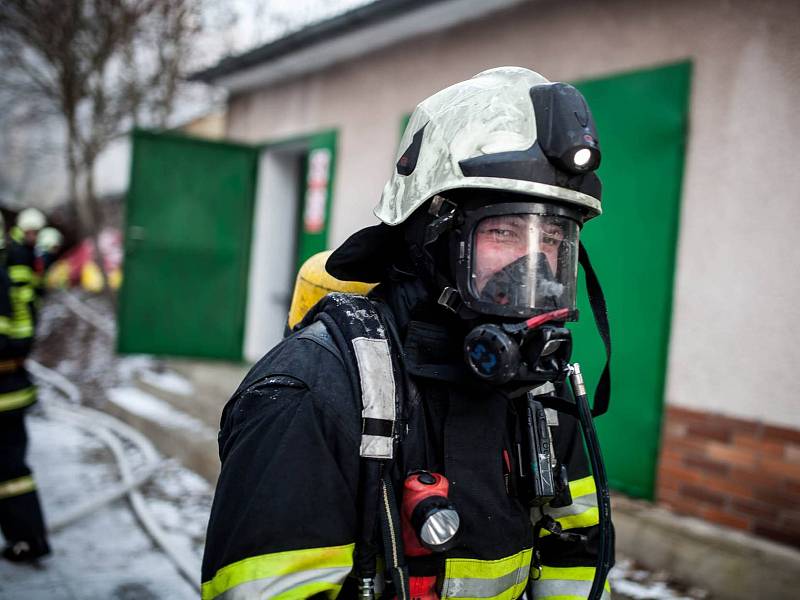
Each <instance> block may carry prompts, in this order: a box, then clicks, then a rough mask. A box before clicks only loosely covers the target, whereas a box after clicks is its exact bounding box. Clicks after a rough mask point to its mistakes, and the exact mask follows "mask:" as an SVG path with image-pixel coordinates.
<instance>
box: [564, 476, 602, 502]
mask: <svg viewBox="0 0 800 600" xmlns="http://www.w3.org/2000/svg"><path fill="white" fill-rule="evenodd" d="M569 493H570V494H572V498H573V499H575V498H580V497H581V496H586V495H588V494H596V493H597V487H596V486H595V484H594V477H592V476H591V475H589V477H583V478H582V479H576V480H575V481H570V482H569Z"/></svg>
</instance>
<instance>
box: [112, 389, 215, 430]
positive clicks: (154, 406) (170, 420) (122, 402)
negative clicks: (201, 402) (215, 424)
mask: <svg viewBox="0 0 800 600" xmlns="http://www.w3.org/2000/svg"><path fill="white" fill-rule="evenodd" d="M107 395H108V399H109V400H110V401H111V402H113V403H114V404H116V405H118V406H121V407H122V408H124V409H126V410H128V411H129V412H132V413H134V414H137V415H139V416H141V417H145V418H147V419H149V420H151V421H155V422H157V423H161V424H162V425H166V426H167V427H172V428H173V429H188V430H189V431H196V432H207V433H210V435H211V437H212V438H213V437H214V436H215V435H216V432H215V431H212V430H211V428H210V427H208V426H207V425H206V424H205V423H203V422H202V421H200V420H199V419H195V418H194V417H192V416H190V415H187V414H186V413H185V412H182V411H180V410H176V409H174V408H173V407H172V406H171V405H170V404H169V403H168V402H164V401H163V400H160V399H158V398H156V397H155V396H151V395H150V394H148V393H147V392H143V391H142V390H140V389H139V388H136V387H117V388H111V389H110V390H108V391H107Z"/></svg>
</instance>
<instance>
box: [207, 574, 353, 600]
mask: <svg viewBox="0 0 800 600" xmlns="http://www.w3.org/2000/svg"><path fill="white" fill-rule="evenodd" d="M350 570H351V569H350V567H332V568H330V569H313V570H310V571H300V572H299V573H289V574H286V575H277V576H275V577H264V578H262V579H254V580H252V581H246V582H244V583H240V584H239V585H237V586H236V587H233V588H231V589H229V590H227V591H225V592H224V593H222V594H221V595H219V596H217V598H223V599H224V600H254V599H260V598H272V597H274V596H277V595H278V594H284V593H286V592H289V591H292V590H296V592H297V597H298V598H305V597H307V596H309V595H313V594H315V593H318V592H319V590H316V591H312V593H311V594H304V593H303V591H302V590H301V589H300V588H301V587H303V586H306V585H309V584H316V583H329V584H332V585H335V586H341V585H342V584H343V583H344V580H345V578H346V577H347V574H348V573H350ZM338 592H339V590H338V589H337V590H336V593H335V594H331V597H335V596H336V595H337V594H338Z"/></svg>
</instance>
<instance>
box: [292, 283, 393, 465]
mask: <svg viewBox="0 0 800 600" xmlns="http://www.w3.org/2000/svg"><path fill="white" fill-rule="evenodd" d="M313 321H322V322H323V323H324V324H325V325H326V327H327V329H328V331H329V333H330V334H331V337H332V338H333V340H334V342H335V343H336V345H337V347H338V348H339V349H340V351H341V353H342V358H343V359H344V360H345V362H346V364H348V366H349V368H348V369H347V370H348V374H349V376H350V379H351V384H352V387H353V393H354V394H355V395H356V396H357V397H360V399H361V456H362V458H374V459H378V460H391V459H392V458H393V457H394V445H395V427H396V422H397V420H398V418H399V415H400V414H401V413H400V406H401V400H402V390H401V389H400V386H399V385H398V382H399V381H401V379H400V377H399V375H400V369H399V365H398V364H397V363H398V361H397V358H396V357H395V356H393V353H392V344H391V341H390V336H389V334H388V331H387V326H386V324H385V323H384V321H383V319H382V318H381V315H380V314H379V312H378V310H377V308H376V307H375V305H374V304H373V303H372V301H371V300H370V299H369V298H367V297H366V296H359V295H356V294H343V293H338V292H334V293H330V294H328V295H327V296H325V297H324V298H323V299H322V300H320V301H319V303H317V305H316V306H315V307H314V308H312V309H311V310H310V311H309V314H308V315H306V317H305V318H304V319H303V321H302V322H301V323H300V324H299V325H298V328H302V327H304V326H306V325H309V324H310V323H311V322H313Z"/></svg>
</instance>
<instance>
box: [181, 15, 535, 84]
mask: <svg viewBox="0 0 800 600" xmlns="http://www.w3.org/2000/svg"><path fill="white" fill-rule="evenodd" d="M525 1H527V0H376V1H375V2H372V3H370V4H366V5H364V6H360V7H358V8H354V9H352V10H349V11H347V12H345V13H343V14H340V15H338V16H335V17H332V18H330V19H327V20H324V21H321V22H318V23H314V24H312V25H309V26H308V27H305V28H303V29H300V30H298V31H295V32H293V33H290V34H289V35H287V36H285V37H282V38H279V39H277V40H275V41H272V42H269V43H267V44H265V45H263V46H260V47H258V48H255V49H253V50H250V51H248V52H245V53H244V54H240V55H237V56H231V57H228V58H224V59H223V60H221V61H220V62H219V63H218V64H216V65H214V66H213V67H210V68H208V69H205V70H203V71H199V72H197V73H194V74H192V75H191V76H190V78H189V79H190V80H192V81H202V82H205V83H213V84H216V85H221V86H222V87H225V88H228V90H230V91H232V92H240V91H245V90H249V89H254V88H258V87H262V86H264V85H266V84H268V83H272V82H275V81H278V80H281V79H287V78H289V77H293V76H297V75H301V74H303V73H309V72H312V71H317V70H320V69H323V68H325V67H328V66H330V65H333V64H335V63H338V62H342V61H345V60H349V59H352V58H356V57H358V56H362V55H364V54H366V53H368V52H371V51H374V50H376V49H378V48H381V47H385V46H388V45H390V44H393V43H396V42H399V41H402V40H404V39H408V38H411V37H414V36H417V35H421V34H424V33H432V32H434V31H439V30H442V29H445V28H447V27H452V26H454V25H458V24H459V23H463V22H465V21H469V20H474V19H477V18H480V17H482V16H484V15H486V14H489V13H492V12H495V11H498V10H501V9H503V8H506V7H509V6H513V5H515V4H520V3H522V2H525Z"/></svg>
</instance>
